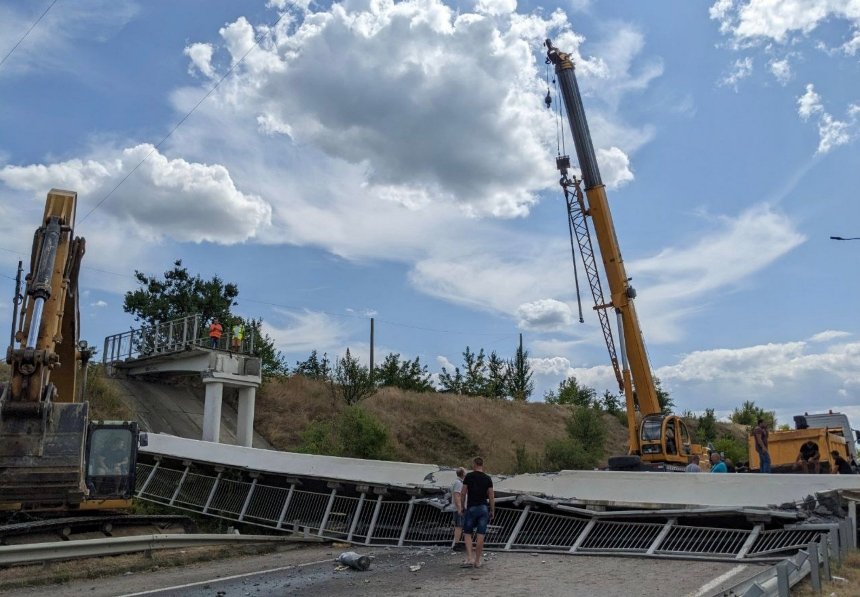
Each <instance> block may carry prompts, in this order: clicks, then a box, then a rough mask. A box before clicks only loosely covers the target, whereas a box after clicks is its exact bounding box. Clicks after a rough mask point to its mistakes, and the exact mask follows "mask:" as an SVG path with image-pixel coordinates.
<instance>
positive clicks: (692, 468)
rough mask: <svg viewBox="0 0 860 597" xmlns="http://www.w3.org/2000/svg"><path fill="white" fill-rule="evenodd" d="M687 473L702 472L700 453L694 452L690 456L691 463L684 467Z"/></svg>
mask: <svg viewBox="0 0 860 597" xmlns="http://www.w3.org/2000/svg"><path fill="white" fill-rule="evenodd" d="M684 472H685V473H701V472H702V467H700V466H699V455H698V454H693V455H692V456H690V464H688V465H687V468H685V469H684Z"/></svg>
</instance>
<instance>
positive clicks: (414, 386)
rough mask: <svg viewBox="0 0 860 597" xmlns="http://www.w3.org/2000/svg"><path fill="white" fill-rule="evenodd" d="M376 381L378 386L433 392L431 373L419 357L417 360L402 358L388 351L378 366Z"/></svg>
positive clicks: (375, 375)
mask: <svg viewBox="0 0 860 597" xmlns="http://www.w3.org/2000/svg"><path fill="white" fill-rule="evenodd" d="M374 382H375V383H376V385H377V386H378V387H385V386H389V387H395V388H401V389H403V390H409V391H412V392H432V391H433V384H432V383H431V382H430V373H429V372H428V371H427V365H422V364H421V360H420V358H419V357H415V360H412V361H410V360H408V359H404V360H400V355H399V354H396V353H393V352H392V353H388V355H386V357H385V359H384V360H383V361H382V364H381V365H379V366H378V367H376V372H375V374H374Z"/></svg>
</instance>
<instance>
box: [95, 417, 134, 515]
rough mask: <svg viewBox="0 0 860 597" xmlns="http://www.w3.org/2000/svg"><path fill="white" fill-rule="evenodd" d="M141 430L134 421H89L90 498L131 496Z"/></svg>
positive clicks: (126, 497) (123, 497) (122, 497)
mask: <svg viewBox="0 0 860 597" xmlns="http://www.w3.org/2000/svg"><path fill="white" fill-rule="evenodd" d="M139 436H140V430H139V428H138V425H137V423H134V422H131V421H105V422H92V423H90V424H89V431H88V433H87V476H86V485H87V489H88V490H89V496H88V499H90V500H94V499H95V500H106V499H126V500H127V499H130V498H131V496H132V494H133V493H134V487H135V467H134V463H135V462H137V446H138V441H139Z"/></svg>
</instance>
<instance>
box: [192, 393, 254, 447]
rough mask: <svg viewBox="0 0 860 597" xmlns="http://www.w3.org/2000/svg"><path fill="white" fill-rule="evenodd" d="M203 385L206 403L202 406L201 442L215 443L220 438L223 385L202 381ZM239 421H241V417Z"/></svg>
mask: <svg viewBox="0 0 860 597" xmlns="http://www.w3.org/2000/svg"><path fill="white" fill-rule="evenodd" d="M204 384H205V388H206V402H205V404H204V405H203V441H207V442H217V441H218V440H219V439H220V437H221V402H222V400H223V398H224V384H223V383H222V382H220V381H215V380H212V381H204ZM240 404H241V402H240ZM240 408H241V407H240ZM239 420H240V421H241V420H242V417H241V415H240V416H239ZM252 421H253V416H252ZM242 445H245V444H242Z"/></svg>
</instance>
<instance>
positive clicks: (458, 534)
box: [451, 467, 466, 551]
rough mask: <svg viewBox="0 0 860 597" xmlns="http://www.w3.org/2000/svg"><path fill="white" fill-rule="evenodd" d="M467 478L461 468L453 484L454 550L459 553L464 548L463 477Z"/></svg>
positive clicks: (464, 470)
mask: <svg viewBox="0 0 860 597" xmlns="http://www.w3.org/2000/svg"><path fill="white" fill-rule="evenodd" d="M465 476H466V469H464V468H463V467H460V468H458V469H457V478H456V479H455V480H454V483H452V484H451V504H452V505H453V506H454V510H453V512H452V515H451V519H452V520H453V522H454V550H455V551H459V550H460V549H463V548H464V546H463V545H461V543H460V539H462V537H463V512H464V507H463V506H464V504H463V499H462V492H463V477H465Z"/></svg>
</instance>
